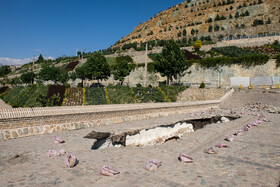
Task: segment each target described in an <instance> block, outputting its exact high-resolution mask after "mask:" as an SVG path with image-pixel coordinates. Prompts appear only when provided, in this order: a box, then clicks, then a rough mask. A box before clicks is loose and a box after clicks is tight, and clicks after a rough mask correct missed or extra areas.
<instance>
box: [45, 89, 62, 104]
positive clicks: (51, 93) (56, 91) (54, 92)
mask: <svg viewBox="0 0 280 187" xmlns="http://www.w3.org/2000/svg"><path fill="white" fill-rule="evenodd" d="M64 93H65V86H62V85H50V86H49V88H48V94H47V99H50V100H51V99H52V97H53V96H54V95H56V96H54V98H53V99H55V100H56V99H57V97H58V96H59V98H60V100H59V102H56V101H53V102H52V103H53V104H57V105H55V106H61V104H62V102H63V98H64ZM51 106H54V105H51Z"/></svg>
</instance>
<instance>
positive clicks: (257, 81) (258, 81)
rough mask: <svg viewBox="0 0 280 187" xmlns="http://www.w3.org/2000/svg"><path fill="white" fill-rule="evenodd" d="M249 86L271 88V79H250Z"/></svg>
mask: <svg viewBox="0 0 280 187" xmlns="http://www.w3.org/2000/svg"><path fill="white" fill-rule="evenodd" d="M251 84H253V85H254V86H262V85H264V84H265V85H266V86H272V77H252V78H251Z"/></svg>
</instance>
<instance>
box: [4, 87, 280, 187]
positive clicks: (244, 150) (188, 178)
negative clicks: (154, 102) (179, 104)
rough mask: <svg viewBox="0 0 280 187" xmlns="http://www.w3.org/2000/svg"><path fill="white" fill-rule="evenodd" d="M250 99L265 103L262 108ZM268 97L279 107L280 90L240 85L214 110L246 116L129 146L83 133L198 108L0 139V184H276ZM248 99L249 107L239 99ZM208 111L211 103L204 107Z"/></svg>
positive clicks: (277, 151) (279, 154)
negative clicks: (107, 170) (98, 144)
mask: <svg viewBox="0 0 280 187" xmlns="http://www.w3.org/2000/svg"><path fill="white" fill-rule="evenodd" d="M247 103H251V104H254V103H261V104H262V105H261V106H264V107H260V108H256V107H255V106H256V105H255V106H254V107H248V106H247ZM265 105H271V106H275V107H280V94H273V93H262V91H261V90H260V91H257V90H256V91H251V92H247V91H244V92H236V93H235V94H234V95H233V96H232V97H230V98H229V99H228V100H227V101H225V102H224V103H222V104H221V106H220V108H221V109H218V110H216V111H215V113H217V114H218V115H219V114H220V115H226V114H233V113H236V114H238V115H240V116H241V118H239V119H237V120H234V121H230V122H228V123H215V124H209V125H207V126H205V127H204V128H203V129H199V130H197V131H195V132H194V133H187V134H185V135H184V136H183V137H182V138H181V139H179V140H177V141H169V142H166V143H164V144H161V145H155V146H151V147H124V148H107V149H102V150H91V146H92V144H93V140H90V139H84V138H83V136H85V135H87V134H88V133H89V132H91V131H92V130H95V131H101V132H102V131H107V130H109V129H110V131H118V130H119V129H121V128H125V127H126V126H129V128H137V126H143V125H144V126H152V125H154V124H164V123H167V122H168V121H174V120H176V119H178V120H182V119H191V118H192V117H191V116H193V115H194V116H201V115H202V114H201V112H199V113H196V114H185V115H178V116H172V117H167V118H157V119H150V120H144V121H139V122H135V123H133V124H132V123H131V124H125V123H123V124H120V125H111V126H102V127H95V128H93V129H83V130H78V131H69V132H61V133H56V134H45V135H40V136H33V137H26V138H20V139H14V140H9V141H2V142H0V179H1V183H0V186H141V187H142V186H215V187H216V186H254V187H255V186H273V187H276V186H278V185H279V181H280V145H279V142H280V131H279V127H280V114H279V113H276V112H275V111H276V109H277V108H276V109H275V110H274V113H270V112H273V111H269V109H270V108H273V107H268V106H267V107H265ZM242 106H246V107H242ZM258 106H260V105H258ZM204 112H206V113H207V112H209V111H204ZM260 113H263V114H264V115H265V116H266V118H267V119H269V120H270V121H269V122H262V123H261V124H260V125H259V126H257V127H252V128H251V129H250V130H249V131H248V132H245V133H243V134H242V135H241V136H238V137H235V139H234V141H233V142H227V141H225V140H224V139H225V136H227V135H229V134H232V133H234V132H235V131H236V130H238V129H240V128H242V127H243V126H244V125H247V124H248V123H251V122H254V121H255V120H257V119H258V117H257V116H256V115H257V114H260ZM55 135H57V136H59V137H61V138H63V139H65V141H66V143H65V144H54V141H53V136H55ZM218 143H226V144H227V145H228V146H229V148H226V149H218V148H217V151H218V154H206V153H204V150H205V149H207V148H209V147H211V146H214V145H216V144H218ZM50 149H65V150H66V152H72V153H73V154H74V155H75V156H76V157H77V158H78V160H79V164H78V165H77V166H76V167H74V168H67V167H66V165H65V164H64V163H63V162H64V156H61V157H56V158H49V157H48V156H47V154H46V152H47V151H48V150H50ZM180 152H182V153H185V154H187V155H189V156H190V157H192V158H193V159H194V162H193V163H181V162H179V161H178V156H179V154H180ZM152 158H156V159H159V160H161V161H162V165H161V166H160V167H159V168H158V170H157V171H156V172H149V171H146V170H145V169H144V166H145V164H146V163H147V162H148V161H149V160H150V159H152ZM103 165H109V166H114V167H116V168H118V169H119V170H120V174H118V175H116V176H113V177H107V176H102V175H100V170H101V167H102V166H103Z"/></svg>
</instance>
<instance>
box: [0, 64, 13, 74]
mask: <svg viewBox="0 0 280 187" xmlns="http://www.w3.org/2000/svg"><path fill="white" fill-rule="evenodd" d="M11 71H12V70H11V67H10V66H8V65H4V66H1V67H0V77H4V76H5V75H8V74H9V73H11Z"/></svg>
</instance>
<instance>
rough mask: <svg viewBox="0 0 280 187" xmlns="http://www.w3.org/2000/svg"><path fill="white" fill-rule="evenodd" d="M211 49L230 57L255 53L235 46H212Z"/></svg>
mask: <svg viewBox="0 0 280 187" xmlns="http://www.w3.org/2000/svg"><path fill="white" fill-rule="evenodd" d="M212 50H213V51H216V52H218V53H221V54H223V55H225V56H230V57H240V56H244V55H251V54H256V53H255V52H254V51H250V50H245V49H242V48H239V47H236V46H226V47H217V48H215V47H214V48H212Z"/></svg>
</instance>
